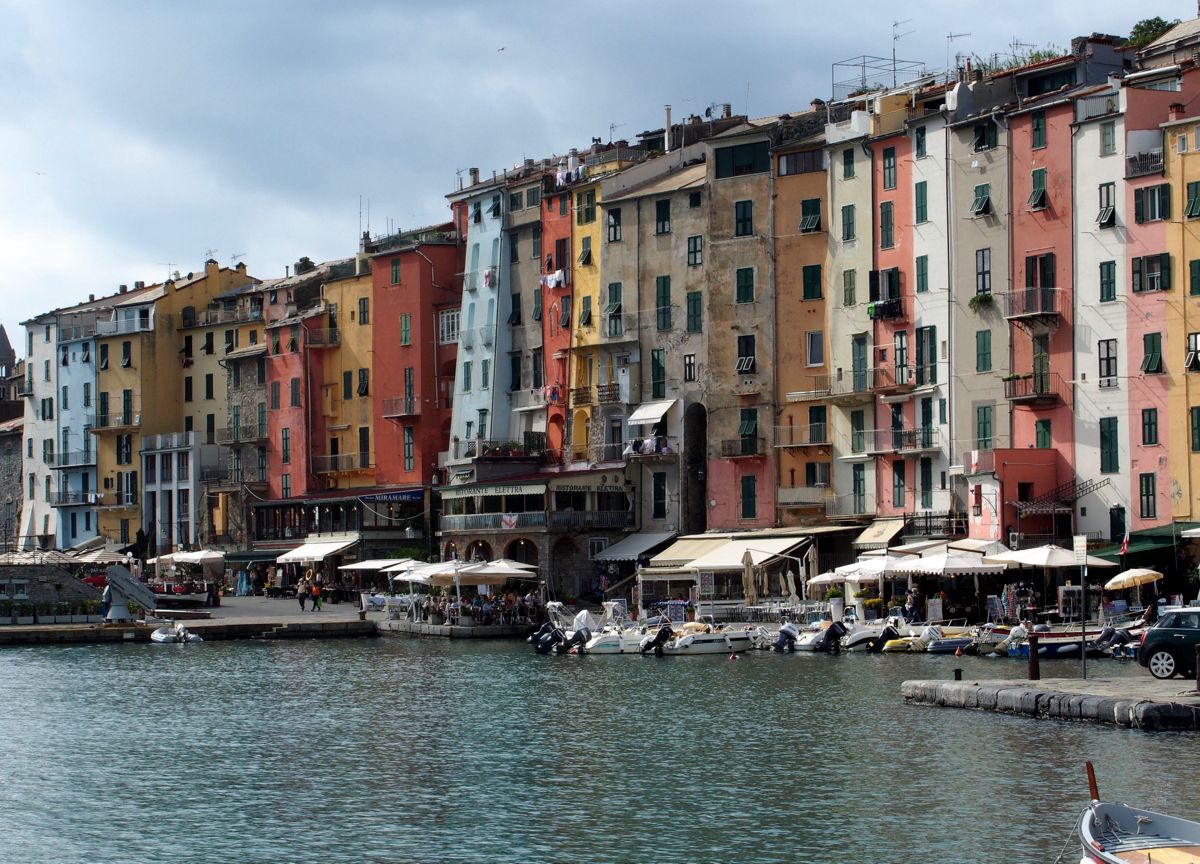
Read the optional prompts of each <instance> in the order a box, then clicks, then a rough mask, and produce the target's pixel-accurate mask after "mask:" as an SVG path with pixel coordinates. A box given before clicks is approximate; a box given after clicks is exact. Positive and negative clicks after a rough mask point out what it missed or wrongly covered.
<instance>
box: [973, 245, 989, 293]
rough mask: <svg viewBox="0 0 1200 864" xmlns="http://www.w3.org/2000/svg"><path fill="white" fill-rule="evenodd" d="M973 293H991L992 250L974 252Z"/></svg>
mask: <svg viewBox="0 0 1200 864" xmlns="http://www.w3.org/2000/svg"><path fill="white" fill-rule="evenodd" d="M975 293H976V294H991V293H992V250H991V248H990V247H989V248H986V249H976V250H975Z"/></svg>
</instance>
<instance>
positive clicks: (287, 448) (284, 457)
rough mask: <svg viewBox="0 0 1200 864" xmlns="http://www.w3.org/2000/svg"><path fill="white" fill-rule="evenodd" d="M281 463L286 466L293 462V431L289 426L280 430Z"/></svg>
mask: <svg viewBox="0 0 1200 864" xmlns="http://www.w3.org/2000/svg"><path fill="white" fill-rule="evenodd" d="M279 461H281V462H282V463H283V464H284V465H288V464H290V463H291V461H292V430H291V429H289V428H288V427H287V426H284V427H283V428H282V429H280V430H279Z"/></svg>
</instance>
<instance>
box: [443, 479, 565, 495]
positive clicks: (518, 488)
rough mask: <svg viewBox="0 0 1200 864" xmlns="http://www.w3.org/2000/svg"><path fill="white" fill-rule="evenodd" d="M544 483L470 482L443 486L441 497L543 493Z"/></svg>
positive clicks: (544, 490) (544, 489) (544, 491)
mask: <svg viewBox="0 0 1200 864" xmlns="http://www.w3.org/2000/svg"><path fill="white" fill-rule="evenodd" d="M545 494H546V484H545V483H544V482H543V483H515V484H511V485H508V486H499V485H497V486H481V485H479V484H477V483H471V484H469V485H463V486H443V487H442V498H473V497H474V496H476V495H545Z"/></svg>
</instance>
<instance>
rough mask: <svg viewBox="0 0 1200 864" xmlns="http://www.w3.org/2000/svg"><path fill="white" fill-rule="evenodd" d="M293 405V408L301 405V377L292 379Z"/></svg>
mask: <svg viewBox="0 0 1200 864" xmlns="http://www.w3.org/2000/svg"><path fill="white" fill-rule="evenodd" d="M291 388H292V389H291V406H292V407H293V408H298V407H300V379H299V378H293V379H292V380H291Z"/></svg>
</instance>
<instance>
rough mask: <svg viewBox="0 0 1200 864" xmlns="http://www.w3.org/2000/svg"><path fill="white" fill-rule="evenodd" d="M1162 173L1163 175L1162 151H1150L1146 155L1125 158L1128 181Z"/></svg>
mask: <svg viewBox="0 0 1200 864" xmlns="http://www.w3.org/2000/svg"><path fill="white" fill-rule="evenodd" d="M1161 173H1163V151H1162V150H1148V151H1147V152H1145V153H1135V154H1133V155H1132V156H1126V157H1125V178H1126V179H1128V180H1132V179H1133V178H1134V177H1145V176H1146V175H1148V174H1161Z"/></svg>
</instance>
